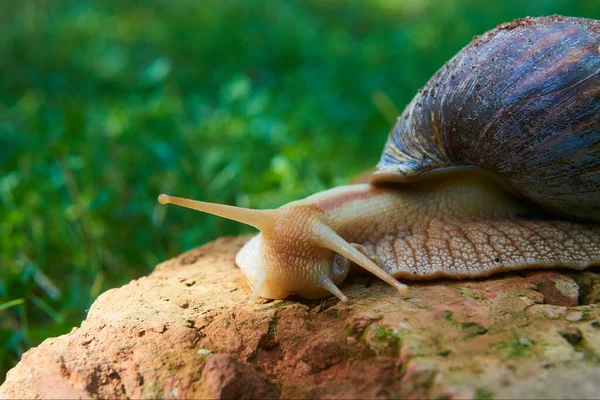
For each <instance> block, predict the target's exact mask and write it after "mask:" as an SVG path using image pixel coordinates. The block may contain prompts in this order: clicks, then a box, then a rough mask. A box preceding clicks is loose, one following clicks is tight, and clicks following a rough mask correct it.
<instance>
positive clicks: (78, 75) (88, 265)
mask: <svg viewBox="0 0 600 400" xmlns="http://www.w3.org/2000/svg"><path fill="white" fill-rule="evenodd" d="M554 13H557V14H563V15H573V16H582V17H590V18H597V19H598V18H600V2H598V1H590V0H581V1H557V0H555V1H535V0H530V1H523V0H518V1H514V0H508V1H507V0H503V1H481V0H477V1H469V0H453V1H450V0H445V1H441V0H440V1H433V0H419V1H417V0H397V1H391V0H368V1H367V0H365V1H341V0H340V1H327V0H312V1H300V0H297V1H283V0H278V1H249V0H244V1H242V0H238V1H226V0H219V1H209V0H198V1H196V0H190V1H184V0H164V1H146V2H141V1H140V2H132V1H108V0H102V1H86V0H74V1H42V0H32V1H24V0H14V1H12V0H2V1H1V2H0V30H1V32H0V71H1V74H0V377H1V378H0V382H1V381H2V380H3V378H4V375H5V373H6V371H7V369H8V368H10V367H11V366H13V365H14V364H15V363H16V362H17V361H18V360H19V358H20V356H21V354H22V353H23V352H24V351H26V350H27V349H28V348H29V347H31V346H34V345H37V344H39V343H40V342H41V341H42V340H44V339H45V338H46V337H49V336H57V335H61V334H64V333H67V332H69V331H70V330H71V329H72V327H74V326H79V324H80V322H81V320H82V319H83V318H85V313H86V310H87V308H88V307H89V306H90V304H91V303H92V301H93V300H94V299H95V298H96V297H97V296H98V295H99V294H100V293H102V292H103V291H105V290H107V289H109V288H112V287H116V286H119V285H122V284H124V283H126V282H128V281H129V280H131V279H134V278H136V277H140V276H142V275H146V274H148V273H149V272H150V271H151V270H152V268H153V266H154V265H155V264H157V263H158V262H160V261H162V260H165V259H168V258H170V257H174V256H176V255H177V254H178V253H180V252H182V251H184V250H187V249H190V248H192V247H194V246H198V245H200V244H202V243H204V242H206V241H209V240H211V239H214V238H216V237H218V236H222V235H234V234H239V233H241V232H249V231H251V228H247V227H244V226H241V225H239V224H236V223H234V222H230V221H226V220H223V219H218V218H214V217H209V216H206V215H203V214H200V213H195V212H193V211H189V210H184V209H178V208H175V207H163V206H159V205H157V202H156V197H157V195H158V194H159V193H161V192H167V193H170V194H174V195H179V196H186V197H192V198H198V199H203V200H208V201H215V202H221V203H227V204H234V205H239V206H246V207H256V208H267V207H277V206H279V205H281V204H283V203H285V202H287V201H290V200H292V199H298V198H301V197H304V196H306V195H308V194H311V193H314V192H316V191H319V190H323V189H325V188H329V187H332V186H335V185H340V184H344V183H347V182H348V181H349V180H350V179H351V178H352V177H353V176H355V175H357V174H359V173H360V172H361V171H363V170H365V169H367V168H369V167H372V166H374V165H375V163H376V162H377V160H378V157H379V152H380V150H381V148H382V146H383V143H384V142H385V138H386V136H387V133H388V131H389V129H390V127H391V126H392V125H393V123H394V120H395V118H396V116H397V115H398V114H399V113H400V111H401V110H402V108H403V107H404V105H405V104H406V103H407V102H408V101H410V99H411V98H412V96H413V95H414V93H415V92H416V90H417V89H418V88H419V87H421V86H423V85H424V84H425V82H426V81H427V79H428V78H429V77H430V76H431V75H432V74H433V73H434V72H435V71H436V70H437V69H438V68H439V67H440V66H441V65H442V64H443V63H444V62H445V61H446V60H448V59H449V58H450V57H451V56H452V55H454V54H455V53H456V52H457V51H458V50H459V49H460V48H461V47H463V46H464V45H466V44H467V43H468V42H469V41H470V40H471V38H472V37H473V35H476V34H480V33H483V32H484V31H486V30H488V29H491V28H493V27H494V26H495V25H497V24H499V23H502V22H505V21H509V20H512V19H514V18H517V17H523V16H527V15H532V16H536V15H549V14H554Z"/></svg>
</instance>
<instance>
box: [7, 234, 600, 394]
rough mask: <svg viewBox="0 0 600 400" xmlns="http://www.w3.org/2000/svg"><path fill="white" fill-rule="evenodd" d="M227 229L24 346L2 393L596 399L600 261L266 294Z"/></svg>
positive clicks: (366, 280)
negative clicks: (331, 292)
mask: <svg viewBox="0 0 600 400" xmlns="http://www.w3.org/2000/svg"><path fill="white" fill-rule="evenodd" d="M245 240H247V237H246V238H235V239H233V238H223V239H219V240H217V241H215V242H212V243H209V244H207V245H205V246H202V247H199V248H197V249H194V250H192V251H189V252H187V253H185V254H183V255H181V256H179V257H178V258H176V259H172V260H169V261H166V262H164V263H162V264H160V265H158V266H157V267H156V269H155V271H154V272H153V273H152V274H150V275H149V276H147V277H143V278H140V279H138V280H135V281H132V282H130V283H129V284H127V285H125V286H123V287H121V288H118V289H112V290H109V291H107V292H105V293H104V294H102V295H101V296H100V297H98V299H97V300H96V302H95V303H94V304H93V305H92V307H91V308H90V311H89V313H88V316H87V318H86V320H85V321H83V322H82V324H81V327H80V328H77V329H74V330H73V331H72V332H70V333H69V334H66V335H63V336H60V337H58V338H52V339H48V340H46V341H44V342H43V343H42V344H41V345H40V346H38V347H37V348H33V349H31V350H29V351H28V352H27V353H25V354H24V355H23V358H22V360H21V361H20V362H19V364H18V365H17V366H16V367H15V368H13V369H12V370H11V371H10V372H9V373H8V375H7V377H6V381H5V382H4V384H3V385H2V386H0V397H2V398H40V397H41V398H89V397H95V398H97V397H103V398H200V397H208V398H314V397H319V398H334V397H335V398H337V397H344V398H389V397H411V398H423V397H428V398H431V397H439V398H457V397H459V398H505V397H528V398H543V397H553V398H556V397H565V398H594V397H597V396H598V393H600V323H599V322H598V321H600V304H598V282H600V270H598V269H592V270H588V271H585V272H567V271H558V270H552V271H526V272H525V271H522V272H519V273H514V274H502V275H498V276H495V277H491V278H488V279H478V280H471V281H452V280H437V281H430V282H412V283H410V282H409V284H410V288H411V291H410V293H409V295H408V296H406V297H402V296H399V295H398V294H397V293H396V292H395V291H394V290H393V289H392V288H390V287H388V286H387V285H386V284H383V283H381V282H379V281H378V280H377V279H375V278H373V277H371V276H364V275H363V276H352V277H350V278H348V280H347V282H345V283H343V284H342V285H341V289H342V290H343V291H344V293H345V294H346V295H347V296H348V297H349V298H350V302H349V304H347V305H343V304H341V303H339V302H338V301H337V299H336V298H333V297H331V298H327V299H321V300H306V299H301V298H291V299H287V300H284V301H281V300H278V301H266V300H265V301H262V302H260V304H257V305H255V306H248V305H247V300H248V298H249V295H250V290H249V288H248V285H247V284H246V282H245V279H244V277H243V274H242V273H241V272H240V271H239V269H237V268H236V267H235V266H234V257H235V253H236V251H237V250H238V249H239V248H240V246H241V245H242V244H243V243H244V241H245Z"/></svg>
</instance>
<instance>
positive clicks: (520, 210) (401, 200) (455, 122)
mask: <svg viewBox="0 0 600 400" xmlns="http://www.w3.org/2000/svg"><path fill="white" fill-rule="evenodd" d="M599 46H600V22H598V21H593V20H585V19H577V18H564V17H548V18H535V19H531V18H527V19H522V20H517V21H514V22H512V23H509V24H504V25H501V26H499V27H497V28H496V29H494V30H492V31H490V32H488V33H486V34H484V35H482V36H481V37H479V38H476V39H475V40H474V41H473V42H472V43H471V44H469V45H468V46H467V47H465V48H464V49H463V50H462V51H461V52H459V53H458V54H457V55H456V56H455V57H454V58H453V59H452V60H451V61H450V62H449V63H447V64H446V66H445V67H443V68H442V69H441V70H440V71H439V72H438V73H437V74H436V75H434V77H433V78H432V79H431V80H430V81H429V82H428V84H427V85H426V86H425V88H424V89H423V90H422V91H420V92H419V93H418V94H417V95H416V96H415V98H414V99H413V100H412V102H411V103H410V104H409V105H408V107H407V108H406V110H405V111H404V112H403V114H402V115H401V116H400V117H399V119H398V122H397V124H396V126H395V127H394V128H393V129H392V132H391V133H390V136H389V139H388V142H387V144H386V146H385V148H384V152H383V155H382V158H381V161H380V162H379V164H378V166H377V170H376V171H375V173H374V174H373V175H372V176H371V178H370V184H362V185H348V186H342V187H338V188H333V189H330V190H326V191H323V192H320V193H317V194H314V195H312V196H309V197H307V198H305V199H303V200H299V201H294V202H291V203H288V204H286V205H284V206H282V207H280V208H278V209H276V210H250V209H243V208H238V207H232V206H225V205H219V204H212V203H206V202H200V201H195V200H188V199H181V198H176V197H170V196H167V195H161V196H160V197H159V201H160V202H161V203H163V204H166V203H174V204H177V205H181V206H184V207H188V208H194V209H196V210H199V211H204V212H208V213H212V214H215V215H219V216H222V217H225V218H229V219H233V220H236V221H239V222H243V223H246V224H249V225H252V226H254V227H256V228H258V229H259V230H260V231H261V233H260V234H259V235H257V236H255V237H254V238H252V239H251V240H250V241H249V242H248V243H247V244H246V245H245V246H244V247H243V248H242V249H241V250H240V252H239V253H238V255H237V257H236V263H237V264H238V266H240V268H241V269H242V270H243V271H244V273H245V274H246V277H247V279H248V282H249V283H250V285H251V287H252V288H253V294H252V296H251V297H250V302H253V301H254V300H255V299H256V298H257V297H258V296H260V297H265V298H273V299H282V298H285V297H287V296H288V295H291V294H298V295H300V296H303V297H307V298H316V297H322V296H325V295H327V294H328V293H331V294H333V295H335V296H337V297H338V298H339V299H340V300H341V301H343V302H346V301H347V297H346V296H345V295H344V294H343V293H342V292H341V291H340V290H339V289H338V287H337V285H339V284H340V283H341V282H342V281H343V280H344V279H345V277H346V275H347V274H348V271H349V269H350V265H351V263H355V264H357V265H359V266H360V267H362V268H364V269H365V270H367V271H369V272H371V273H373V274H375V275H376V276H378V277H379V278H381V279H382V280H384V281H385V282H387V283H388V284H390V285H391V286H393V287H394V288H396V289H397V290H398V291H399V292H400V293H406V291H407V287H406V285H404V284H401V283H400V282H398V281H397V279H396V278H409V279H431V278H437V277H451V278H472V277H481V276H487V275H490V274H492V273H495V272H501V271H508V270H515V269H524V268H539V267H546V268H548V267H567V268H573V269H584V268H587V267H591V266H598V265H600V224H599V223H597V222H599V221H600V48H599ZM583 219H586V221H583ZM591 221H595V222H591Z"/></svg>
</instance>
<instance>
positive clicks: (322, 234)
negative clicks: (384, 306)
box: [313, 221, 408, 294]
mask: <svg viewBox="0 0 600 400" xmlns="http://www.w3.org/2000/svg"><path fill="white" fill-rule="evenodd" d="M313 234H314V235H315V236H314V240H315V242H316V243H317V244H319V245H321V246H323V247H325V248H327V249H329V250H332V251H334V252H336V253H337V254H339V255H341V256H344V257H346V258H347V259H349V260H351V261H353V262H354V263H356V264H357V265H359V266H361V267H363V268H364V269H366V270H367V271H369V272H370V273H372V274H373V275H375V276H376V277H378V278H379V279H381V280H382V281H384V282H386V283H387V284H389V285H391V286H392V287H394V288H395V289H396V290H397V291H398V292H399V293H400V294H407V293H408V286H406V285H404V284H402V283H400V282H398V281H397V280H396V279H395V278H394V277H393V276H391V275H390V274H389V273H387V272H386V271H385V270H384V269H382V268H381V267H380V266H379V265H377V264H375V263H374V262H373V261H372V260H371V259H370V258H368V257H367V256H365V255H364V254H363V253H361V252H360V251H359V250H357V249H356V247H354V246H352V244H350V243H348V242H347V241H345V240H344V239H343V238H342V237H341V236H340V235H338V234H337V233H335V232H334V231H333V230H332V229H331V228H329V227H328V226H326V225H324V224H322V223H321V222H318V221H315V222H314V223H313Z"/></svg>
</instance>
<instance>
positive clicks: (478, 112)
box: [371, 16, 600, 221]
mask: <svg viewBox="0 0 600 400" xmlns="http://www.w3.org/2000/svg"><path fill="white" fill-rule="evenodd" d="M460 166H477V167H479V168H481V169H483V170H485V171H488V172H490V173H493V174H495V175H497V176H498V177H499V178H500V179H502V180H503V181H504V182H505V184H507V185H509V186H510V187H511V188H512V189H513V190H515V191H516V192H518V193H520V194H521V195H522V196H523V197H524V198H527V199H530V200H531V201H534V202H536V203H537V204H539V205H541V206H542V207H544V208H546V209H549V210H552V211H553V212H554V213H558V214H562V215H571V216H575V217H581V218H590V217H591V218H593V219H594V220H596V221H600V22H599V21H595V20H589V19H581V18H567V17H558V16H555V17H544V18H525V19H521V20H517V21H514V22H511V23H507V24H503V25H500V26H499V27H497V28H496V29H494V30H492V31H490V32H488V33H486V34H484V35H482V36H480V37H478V38H476V39H475V40H473V41H472V42H471V43H470V44H469V45H468V46H467V47H465V48H464V49H463V50H462V51H460V52H459V53H458V54H457V55H456V56H455V57H454V58H452V60H450V61H449V62H448V63H447V64H446V65H444V67H442V68H441V69H440V70H439V71H438V72H437V73H436V74H435V75H434V76H433V77H432V78H431V80H430V81H429V82H428V83H427V85H426V86H425V87H424V88H423V90H421V91H420V92H419V93H418V94H417V95H416V96H415V98H414V99H413V100H412V102H411V103H410V104H409V105H408V107H407V108H406V109H405V111H404V112H403V114H402V115H401V116H400V118H399V119H398V123H397V124H396V126H395V127H394V128H393V129H392V132H391V133H390V137H389V140H388V142H387V144H386V146H385V149H384V151H383V155H382V157H381V161H380V163H379V165H378V168H377V172H376V173H375V174H374V175H373V177H372V179H371V182H372V183H380V182H390V181H407V180H414V179H419V178H420V177H421V175H423V174H424V173H427V172H428V171H436V170H440V169H444V168H446V169H447V168H452V167H460ZM423 177H424V176H423Z"/></svg>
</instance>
